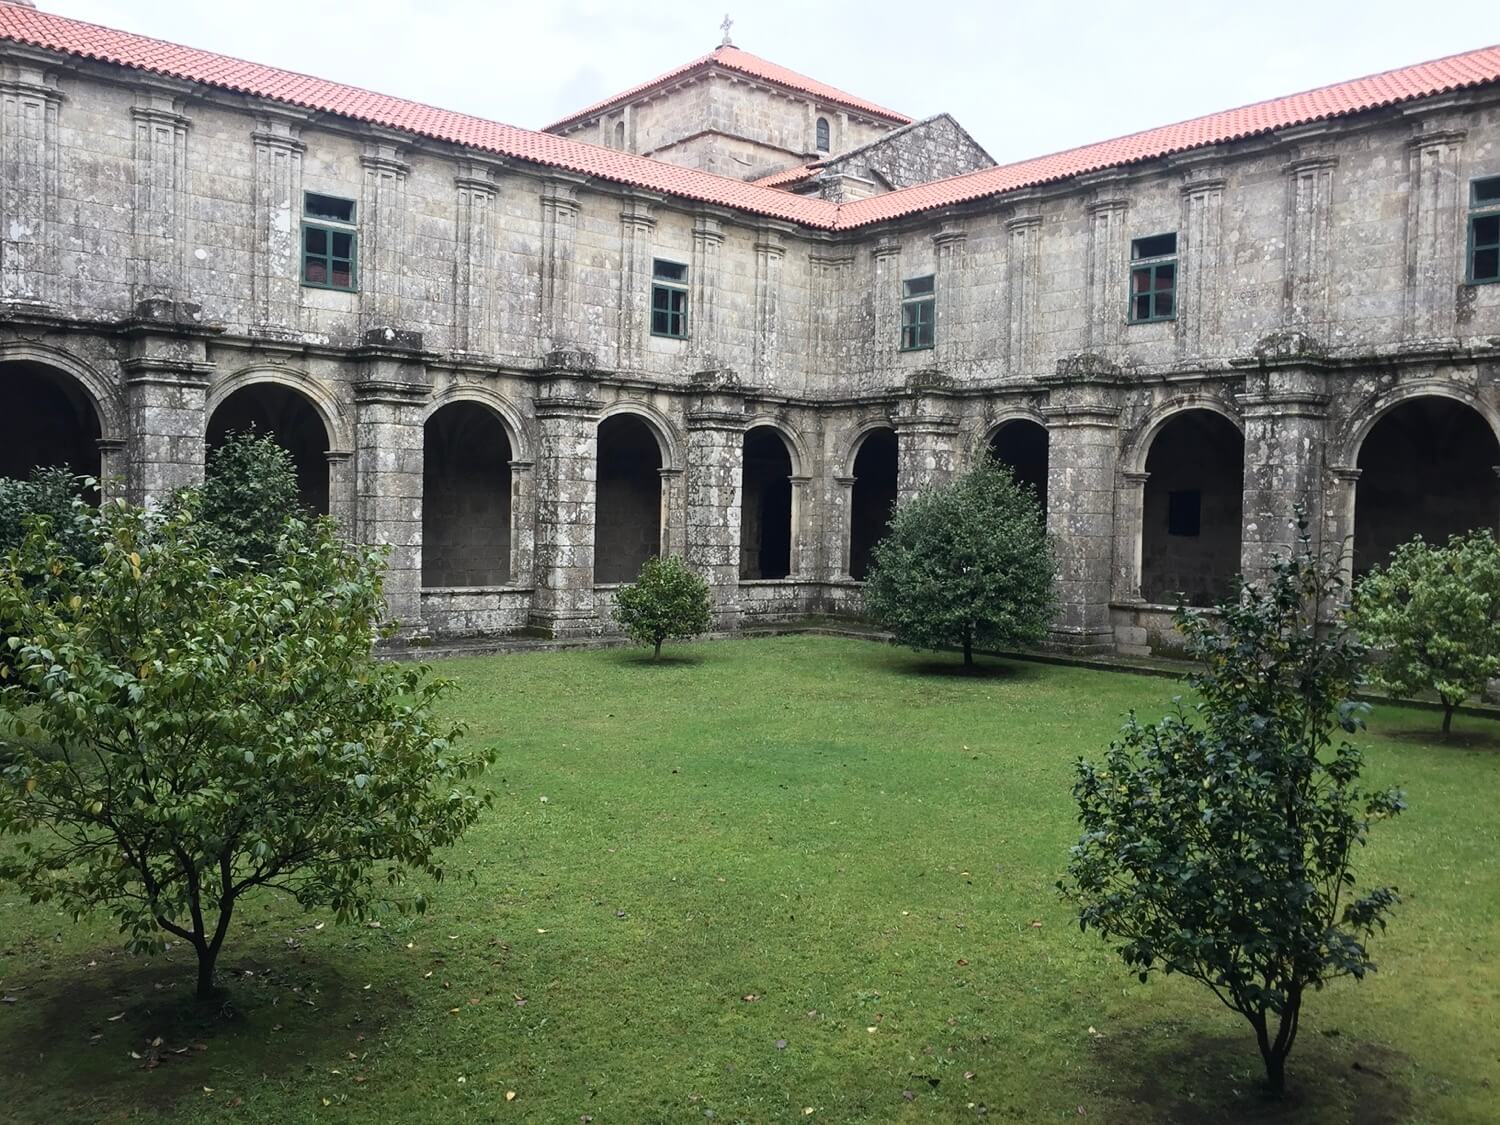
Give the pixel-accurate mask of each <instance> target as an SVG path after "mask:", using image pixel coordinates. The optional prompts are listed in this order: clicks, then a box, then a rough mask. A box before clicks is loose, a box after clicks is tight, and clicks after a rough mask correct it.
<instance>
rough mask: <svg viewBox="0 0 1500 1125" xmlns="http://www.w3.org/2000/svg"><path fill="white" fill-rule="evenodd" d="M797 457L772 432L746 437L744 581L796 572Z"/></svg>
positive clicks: (742, 518)
mask: <svg viewBox="0 0 1500 1125" xmlns="http://www.w3.org/2000/svg"><path fill="white" fill-rule="evenodd" d="M791 478H792V455H791V453H790V452H788V450H787V446H786V439H785V438H783V437H782V436H781V435H780V434H779V433H777V432H776V430H775V429H773V428H772V427H770V426H757V427H755V428H754V429H752V430H751V431H750V432H749V433H747V434H746V435H745V452H744V479H743V483H742V486H741V493H740V577H741V578H750V579H754V578H785V577H786V576H787V575H789V574H791V572H792V479H791Z"/></svg>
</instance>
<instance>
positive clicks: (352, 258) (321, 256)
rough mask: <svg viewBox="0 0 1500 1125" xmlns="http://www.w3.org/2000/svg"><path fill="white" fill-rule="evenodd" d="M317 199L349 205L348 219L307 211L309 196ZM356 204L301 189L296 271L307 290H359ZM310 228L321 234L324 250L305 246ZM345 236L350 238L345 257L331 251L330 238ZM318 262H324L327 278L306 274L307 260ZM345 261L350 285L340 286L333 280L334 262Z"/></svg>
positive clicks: (342, 291)
mask: <svg viewBox="0 0 1500 1125" xmlns="http://www.w3.org/2000/svg"><path fill="white" fill-rule="evenodd" d="M314 196H316V197H318V198H320V199H336V200H338V201H339V202H340V203H347V204H349V221H348V222H342V221H340V220H338V219H334V218H328V217H325V216H322V215H315V214H312V213H311V212H310V210H309V199H310V197H314ZM358 218H359V205H358V203H357V202H356V201H355V200H353V199H344V198H343V197H342V196H337V195H327V194H325V193H324V192H320V191H304V192H303V193H302V229H301V232H300V234H299V257H300V261H299V264H298V271H299V273H300V275H301V281H302V285H303V286H304V287H305V288H308V289H331V290H333V291H334V292H335V293H357V292H359V223H358ZM310 231H317V232H320V233H322V234H323V236H324V238H325V240H326V246H327V249H326V250H325V251H324V252H323V253H314V252H313V251H311V250H309V249H308V246H307V236H308V233H309V232H310ZM340 234H342V235H347V236H348V238H349V256H348V257H347V258H345V257H344V256H343V255H341V254H335V253H334V252H333V240H334V236H335V235H340ZM309 259H313V260H315V261H319V262H321V263H322V265H323V270H324V276H325V278H326V279H327V280H324V281H314V280H312V279H311V278H310V277H309V276H308V272H307V264H308V260H309ZM335 262H347V263H348V266H349V284H348V285H339V284H337V283H336V282H335V281H334V280H333V276H334V263H335Z"/></svg>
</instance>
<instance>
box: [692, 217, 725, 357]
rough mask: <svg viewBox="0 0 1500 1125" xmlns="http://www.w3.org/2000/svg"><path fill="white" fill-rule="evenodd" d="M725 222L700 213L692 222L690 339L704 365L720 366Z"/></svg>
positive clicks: (695, 352) (693, 349)
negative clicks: (718, 355) (718, 360)
mask: <svg viewBox="0 0 1500 1125" xmlns="http://www.w3.org/2000/svg"><path fill="white" fill-rule="evenodd" d="M723 246H724V224H723V222H722V220H721V219H720V218H719V217H718V216H717V215H710V214H700V215H699V216H698V217H697V219H696V220H695V221H694V222H693V261H692V267H691V269H689V271H688V286H689V289H690V292H691V299H690V301H689V304H688V338H689V339H690V340H691V341H692V352H693V355H695V356H697V357H698V359H699V361H700V363H702V364H703V365H704V366H705V367H714V366H717V360H716V358H715V357H716V355H717V352H718V348H719V291H720V287H721V284H722V281H721V279H720V277H719V268H720V267H719V254H720V251H721V250H722V249H723Z"/></svg>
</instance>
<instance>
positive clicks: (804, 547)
mask: <svg viewBox="0 0 1500 1125" xmlns="http://www.w3.org/2000/svg"><path fill="white" fill-rule="evenodd" d="M791 481H792V559H791V563H792V566H791V573H790V574H789V575H787V577H788V578H805V577H807V576H808V575H810V574H812V573H813V571H814V569H815V567H816V564H817V551H816V545H815V538H816V537H815V536H814V535H813V534H812V533H811V531H810V530H809V528H810V526H811V524H812V522H813V521H812V519H811V516H812V512H811V510H810V509H809V507H808V505H809V503H810V502H811V498H812V495H813V478H812V477H798V476H794V477H792V478H791Z"/></svg>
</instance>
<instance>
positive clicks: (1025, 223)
mask: <svg viewBox="0 0 1500 1125" xmlns="http://www.w3.org/2000/svg"><path fill="white" fill-rule="evenodd" d="M1041 225H1042V217H1041V216H1040V215H1037V214H1025V215H1012V216H1011V217H1010V218H1008V219H1006V220H1005V229H1006V230H1008V231H1010V233H1011V234H1024V233H1025V232H1026V231H1030V230H1035V229H1036V228H1037V227H1039V226H1041Z"/></svg>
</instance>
